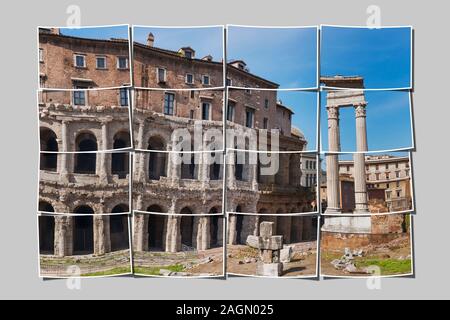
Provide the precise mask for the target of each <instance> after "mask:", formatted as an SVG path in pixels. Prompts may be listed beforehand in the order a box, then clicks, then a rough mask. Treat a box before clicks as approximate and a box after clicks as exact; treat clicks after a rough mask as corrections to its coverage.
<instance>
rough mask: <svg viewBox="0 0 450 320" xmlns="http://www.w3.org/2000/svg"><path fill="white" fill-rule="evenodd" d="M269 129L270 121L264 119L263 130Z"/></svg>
mask: <svg viewBox="0 0 450 320" xmlns="http://www.w3.org/2000/svg"><path fill="white" fill-rule="evenodd" d="M268 127H269V119H267V118H264V120H263V129H267V128H268Z"/></svg>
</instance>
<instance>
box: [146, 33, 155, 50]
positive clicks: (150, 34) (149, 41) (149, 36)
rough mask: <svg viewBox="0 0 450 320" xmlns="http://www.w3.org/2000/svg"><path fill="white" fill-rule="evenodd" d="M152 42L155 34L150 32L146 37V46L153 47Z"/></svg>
mask: <svg viewBox="0 0 450 320" xmlns="http://www.w3.org/2000/svg"><path fill="white" fill-rule="evenodd" d="M154 43H155V36H154V35H153V33H151V32H150V33H149V34H148V37H147V46H149V47H153V44H154Z"/></svg>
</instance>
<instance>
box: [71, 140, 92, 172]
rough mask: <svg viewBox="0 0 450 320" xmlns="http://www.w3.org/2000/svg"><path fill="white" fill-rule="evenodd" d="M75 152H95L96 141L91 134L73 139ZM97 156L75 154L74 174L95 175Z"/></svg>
mask: <svg viewBox="0 0 450 320" xmlns="http://www.w3.org/2000/svg"><path fill="white" fill-rule="evenodd" d="M75 144H76V151H79V152H86V151H97V139H96V138H95V136H94V135H93V134H92V133H87V132H84V133H80V134H79V135H78V136H77V138H76V139H75ZM96 161H97V155H96V153H95V152H91V153H77V154H76V155H75V170H74V171H75V173H84V174H95V166H96Z"/></svg>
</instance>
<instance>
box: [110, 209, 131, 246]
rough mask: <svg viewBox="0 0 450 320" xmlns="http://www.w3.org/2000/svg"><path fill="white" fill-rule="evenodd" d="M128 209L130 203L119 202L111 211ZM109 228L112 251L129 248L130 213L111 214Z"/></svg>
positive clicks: (125, 210)
mask: <svg viewBox="0 0 450 320" xmlns="http://www.w3.org/2000/svg"><path fill="white" fill-rule="evenodd" d="M128 211H129V208H128V205H126V204H119V205H117V206H115V207H114V208H113V209H112V210H111V213H122V212H128ZM109 230H110V232H109V234H110V239H111V251H118V250H126V249H129V236H128V235H129V232H128V231H129V230H128V215H126V214H120V215H111V216H110V217H109Z"/></svg>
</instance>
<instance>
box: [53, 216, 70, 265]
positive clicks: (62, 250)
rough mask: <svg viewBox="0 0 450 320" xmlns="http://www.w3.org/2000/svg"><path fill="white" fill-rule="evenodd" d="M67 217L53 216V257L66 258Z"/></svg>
mask: <svg viewBox="0 0 450 320" xmlns="http://www.w3.org/2000/svg"><path fill="white" fill-rule="evenodd" d="M67 218H68V217H67V216H55V239H54V241H55V256H57V257H60V258H62V257H65V256H68V255H69V254H68V252H67V228H68V225H67Z"/></svg>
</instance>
